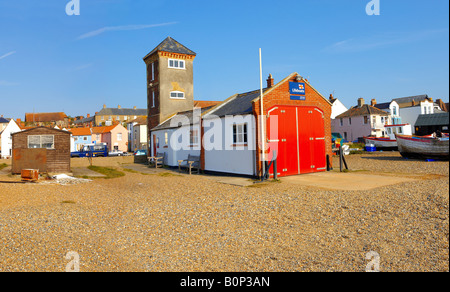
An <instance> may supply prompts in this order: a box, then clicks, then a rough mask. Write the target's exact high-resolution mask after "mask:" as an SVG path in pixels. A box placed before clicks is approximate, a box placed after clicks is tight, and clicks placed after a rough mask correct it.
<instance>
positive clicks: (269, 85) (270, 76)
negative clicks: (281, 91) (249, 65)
mask: <svg viewBox="0 0 450 292" xmlns="http://www.w3.org/2000/svg"><path fill="white" fill-rule="evenodd" d="M273 85H274V79H273V77H272V74H269V78H267V88H272V87H273Z"/></svg>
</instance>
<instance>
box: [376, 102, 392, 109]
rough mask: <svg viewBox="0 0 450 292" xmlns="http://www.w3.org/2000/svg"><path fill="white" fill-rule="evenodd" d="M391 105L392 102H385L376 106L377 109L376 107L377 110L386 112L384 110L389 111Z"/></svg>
mask: <svg viewBox="0 0 450 292" xmlns="http://www.w3.org/2000/svg"><path fill="white" fill-rule="evenodd" d="M390 105H391V103H390V102H384V103H377V104H376V105H375V107H376V108H377V109H380V110H384V109H388V108H389V106H390Z"/></svg>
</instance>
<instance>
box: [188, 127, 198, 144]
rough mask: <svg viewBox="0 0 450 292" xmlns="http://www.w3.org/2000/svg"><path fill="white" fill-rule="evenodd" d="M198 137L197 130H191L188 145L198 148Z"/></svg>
mask: <svg viewBox="0 0 450 292" xmlns="http://www.w3.org/2000/svg"><path fill="white" fill-rule="evenodd" d="M199 136H200V134H199V129H197V128H194V129H191V130H190V132H189V144H190V145H191V146H198V143H199Z"/></svg>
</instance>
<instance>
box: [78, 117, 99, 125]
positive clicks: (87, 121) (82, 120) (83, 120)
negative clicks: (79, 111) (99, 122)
mask: <svg viewBox="0 0 450 292" xmlns="http://www.w3.org/2000/svg"><path fill="white" fill-rule="evenodd" d="M94 120H95V117H89V118H83V119H80V120H76V121H74V122H73V123H74V124H75V125H78V124H85V123H90V122H93V121H94Z"/></svg>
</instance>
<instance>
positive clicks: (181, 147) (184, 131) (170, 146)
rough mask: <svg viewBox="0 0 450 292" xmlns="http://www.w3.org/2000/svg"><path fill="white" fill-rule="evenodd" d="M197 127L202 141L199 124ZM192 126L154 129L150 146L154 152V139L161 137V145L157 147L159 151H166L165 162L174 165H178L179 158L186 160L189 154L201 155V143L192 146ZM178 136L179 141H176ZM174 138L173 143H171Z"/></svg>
mask: <svg viewBox="0 0 450 292" xmlns="http://www.w3.org/2000/svg"><path fill="white" fill-rule="evenodd" d="M196 129H197V130H198V131H199V132H198V133H199V135H198V137H199V138H198V139H199V141H200V130H199V127H198V125H197V126H196ZM190 130H191V127H190V126H184V127H180V128H177V129H167V130H159V131H153V132H152V136H151V143H150V145H149V148H150V149H151V151H152V156H153V155H155V153H153V143H154V141H155V140H154V139H155V138H156V140H158V139H159V147H157V149H156V152H157V153H166V158H165V162H164V163H165V164H166V165H168V166H172V167H178V160H185V159H187V158H188V156H189V155H194V156H200V145H198V146H196V147H190ZM165 133H167V144H166V139H165ZM176 137H178V138H179V139H178V142H177V141H176V140H177V139H176ZM172 139H173V141H174V142H173V143H171V141H172Z"/></svg>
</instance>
